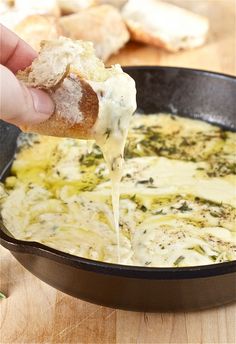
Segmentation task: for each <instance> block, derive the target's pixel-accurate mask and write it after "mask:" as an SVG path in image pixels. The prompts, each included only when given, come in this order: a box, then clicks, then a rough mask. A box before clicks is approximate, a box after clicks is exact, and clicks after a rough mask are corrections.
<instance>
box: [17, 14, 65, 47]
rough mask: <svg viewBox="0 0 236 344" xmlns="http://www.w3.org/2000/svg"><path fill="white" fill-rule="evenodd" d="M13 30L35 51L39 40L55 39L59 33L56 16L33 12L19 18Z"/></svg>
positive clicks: (38, 45)
mask: <svg viewBox="0 0 236 344" xmlns="http://www.w3.org/2000/svg"><path fill="white" fill-rule="evenodd" d="M13 31H14V32H15V33H16V34H17V35H18V36H20V37H21V38H22V39H23V40H24V41H26V42H27V43H28V44H29V45H31V46H32V47H33V48H34V49H35V50H36V51H39V50H40V43H41V41H43V40H45V39H48V40H51V39H56V38H58V37H59V36H60V34H61V29H60V26H59V24H58V21H57V18H56V17H53V16H44V15H40V14H34V15H31V16H28V17H26V18H25V19H23V20H21V21H20V23H18V24H17V25H16V26H15V27H14V28H13Z"/></svg>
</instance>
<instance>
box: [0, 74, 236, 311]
mask: <svg viewBox="0 0 236 344" xmlns="http://www.w3.org/2000/svg"><path fill="white" fill-rule="evenodd" d="M125 70H126V71H127V72H128V73H129V74H130V75H131V76H132V77H133V78H134V79H135V81H136V84H137V94H138V96H137V100H138V107H139V110H141V111H143V112H144V113H145V112H146V113H148V112H149V113H150V112H171V113H174V114H176V113H177V114H180V115H183V116H186V117H191V118H199V119H203V120H206V121H209V122H212V123H216V124H218V125H220V126H223V127H226V128H228V129H231V130H235V129H236V123H235V121H236V113H235V111H236V97H235V94H236V78H234V77H229V76H224V75H220V74H214V73H208V72H202V71H194V70H189V69H181V68H168V67H127V68H125ZM18 134H19V130H18V129H16V128H15V127H14V126H11V125H6V124H5V123H3V122H1V123H0V151H1V154H0V174H1V177H2V178H4V177H5V176H6V175H7V173H8V171H9V167H10V164H11V160H12V157H13V154H14V151H15V143H16V138H17V136H18ZM0 235H1V243H2V245H3V246H5V247H6V248H8V249H9V250H10V251H11V252H12V254H13V255H14V256H15V257H16V259H17V260H18V261H19V262H20V263H21V264H22V265H24V266H25V267H26V268H27V269H28V270H29V271H31V272H32V273H34V274H35V275H36V276H38V277H39V278H41V279H42V280H43V281H45V282H47V283H49V284H51V285H52V286H54V287H56V288H58V289H60V290H62V291H64V292H66V293H69V294H71V295H73V296H76V297H79V298H81V299H84V300H88V301H91V302H95V303H99V304H104V305H108V306H112V307H119V308H125V309H133V310H149V311H156V310H184V309H199V308H206V307H211V306H216V305H219V304H223V303H226V302H231V301H234V300H236V288H235V283H236V262H235V261H234V262H229V263H221V264H215V265H208V266H201V267H192V268H143V267H127V266H119V265H115V264H108V263H100V262H95V261H91V260H87V259H83V258H78V257H75V256H71V255H69V254H66V253H62V252H59V251H57V250H54V249H51V248H48V247H46V246H44V245H42V244H38V243H34V242H25V241H20V240H16V239H14V238H12V237H11V236H10V233H9V232H8V231H7V230H6V229H5V228H4V226H3V225H1V229H0Z"/></svg>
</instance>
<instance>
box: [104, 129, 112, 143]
mask: <svg viewBox="0 0 236 344" xmlns="http://www.w3.org/2000/svg"><path fill="white" fill-rule="evenodd" d="M104 135H106V140H107V139H109V137H110V135H111V128H107V130H106V131H105V133H104Z"/></svg>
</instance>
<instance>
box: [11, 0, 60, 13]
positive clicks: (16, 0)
mask: <svg viewBox="0 0 236 344" xmlns="http://www.w3.org/2000/svg"><path fill="white" fill-rule="evenodd" d="M8 2H9V1H8ZM11 4H12V6H13V8H14V9H15V10H16V11H26V12H30V13H32V14H34V13H37V14H49V15H53V16H56V17H58V16H60V8H59V6H58V3H57V0H12V1H11Z"/></svg>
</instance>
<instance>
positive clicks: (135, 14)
mask: <svg viewBox="0 0 236 344" xmlns="http://www.w3.org/2000/svg"><path fill="white" fill-rule="evenodd" d="M122 16H123V18H124V20H125V22H126V24H127V26H128V28H129V30H130V33H131V38H132V39H133V40H135V41H139V42H143V43H147V44H152V45H156V46H158V47H162V48H165V49H166V50H168V51H171V52H176V51H178V50H180V49H189V48H195V47H198V46H200V45H202V44H203V43H204V42H205V39H206V35H207V32H208V28H209V23H208V20H207V18H205V17H202V16H200V15H198V14H195V13H192V12H190V11H187V10H185V9H183V8H180V7H177V6H174V5H172V4H170V3H167V2H164V1H157V0H145V1H142V0H129V1H128V3H127V4H126V5H125V6H124V7H123V9H122Z"/></svg>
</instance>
